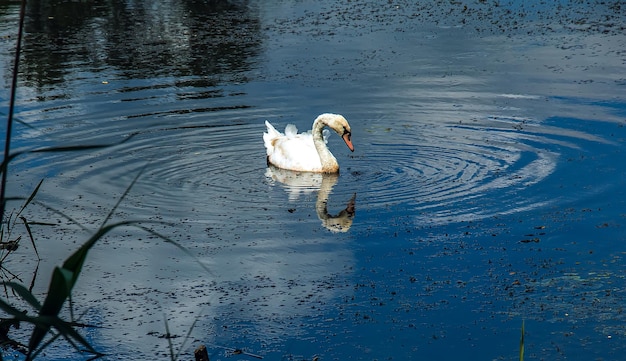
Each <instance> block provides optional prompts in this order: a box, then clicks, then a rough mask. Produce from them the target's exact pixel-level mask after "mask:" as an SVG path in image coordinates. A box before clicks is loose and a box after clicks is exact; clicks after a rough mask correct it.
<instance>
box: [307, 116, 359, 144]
mask: <svg viewBox="0 0 626 361" xmlns="http://www.w3.org/2000/svg"><path fill="white" fill-rule="evenodd" d="M316 121H319V122H321V123H323V124H325V125H326V126H328V127H329V128H330V129H332V130H334V131H335V132H336V133H337V134H339V136H340V137H341V138H342V139H343V141H344V142H346V145H347V146H348V149H350V151H352V152H354V146H352V140H351V137H352V133H351V131H350V124H348V121H347V120H346V118H344V117H343V116H342V115H339V114H330V113H326V114H322V115H320V116H319V117H317V119H316Z"/></svg>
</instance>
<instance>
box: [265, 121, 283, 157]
mask: <svg viewBox="0 0 626 361" xmlns="http://www.w3.org/2000/svg"><path fill="white" fill-rule="evenodd" d="M265 126H266V127H267V133H263V142H264V143H265V149H266V150H267V155H270V154H272V152H273V151H274V139H276V138H278V137H280V136H282V133H281V132H279V131H278V130H276V128H274V126H273V125H271V124H270V122H268V121H267V120H266V121H265Z"/></svg>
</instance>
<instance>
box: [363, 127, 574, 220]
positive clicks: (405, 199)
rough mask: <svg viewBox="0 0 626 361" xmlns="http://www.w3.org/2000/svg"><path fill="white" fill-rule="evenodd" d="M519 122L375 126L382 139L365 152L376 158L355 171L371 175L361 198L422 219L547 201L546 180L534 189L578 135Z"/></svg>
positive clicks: (464, 217)
mask: <svg viewBox="0 0 626 361" xmlns="http://www.w3.org/2000/svg"><path fill="white" fill-rule="evenodd" d="M515 122H516V121H515V120H513V119H500V120H499V121H498V122H497V124H496V123H494V122H492V121H491V122H484V123H482V124H478V123H477V124H473V125H471V126H465V125H455V124H443V125H433V124H428V125H425V126H420V127H402V128H399V129H398V130H394V129H388V130H386V131H385V132H376V133H375V134H374V135H375V137H376V138H377V139H379V140H382V141H381V142H377V143H373V144H372V145H371V147H370V148H369V149H368V150H367V151H366V152H367V155H366V156H365V157H364V158H363V159H358V162H365V163H367V164H375V165H376V166H372V167H371V168H369V169H368V170H367V171H366V172H365V173H364V174H359V173H358V172H353V174H352V175H353V176H355V177H356V178H357V179H359V178H362V179H363V180H364V182H366V183H367V184H366V187H365V189H364V192H363V193H364V194H363V196H362V197H361V205H362V206H363V203H366V204H367V205H368V206H369V207H373V208H378V207H394V208H396V209H398V208H402V207H404V208H406V210H407V213H410V214H414V215H415V217H416V218H417V219H418V221H419V222H420V223H441V222H449V221H463V220H471V219H476V218H484V217H489V216H494V215H498V214H507V213H514V212H521V211H525V210H529V209H533V208H535V207H539V206H541V205H545V204H546V203H548V202H550V201H551V200H550V199H548V198H547V197H545V193H544V192H545V189H547V188H546V187H542V188H541V189H542V190H541V191H540V190H537V191H533V186H534V185H537V184H539V183H541V182H542V181H544V180H545V179H546V178H547V177H550V175H552V174H553V173H554V171H555V169H556V167H557V162H558V161H559V159H562V158H563V157H566V156H567V154H568V152H571V151H572V150H575V149H576V146H575V145H574V144H573V143H571V142H568V141H567V140H568V139H569V140H572V139H575V138H573V136H572V135H571V134H569V135H567V136H566V135H563V134H557V135H554V134H549V132H548V130H547V127H546V128H544V127H535V128H533V129H529V130H517V129H515V128H514V125H515ZM550 132H552V133H554V132H555V130H554V129H551V130H550ZM578 140H579V141H580V139H578ZM359 168H360V167H359Z"/></svg>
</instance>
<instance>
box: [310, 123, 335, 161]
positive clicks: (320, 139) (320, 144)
mask: <svg viewBox="0 0 626 361" xmlns="http://www.w3.org/2000/svg"><path fill="white" fill-rule="evenodd" d="M324 126H326V125H325V124H324V123H322V122H321V121H319V120H315V122H314V123H313V129H312V133H313V144H314V145H315V149H317V154H318V155H319V156H320V161H321V163H322V170H323V171H324V173H336V172H338V171H339V163H337V159H336V158H335V156H333V154H332V153H331V152H330V150H328V147H327V146H326V143H325V142H324V135H323V134H322V131H323V130H324Z"/></svg>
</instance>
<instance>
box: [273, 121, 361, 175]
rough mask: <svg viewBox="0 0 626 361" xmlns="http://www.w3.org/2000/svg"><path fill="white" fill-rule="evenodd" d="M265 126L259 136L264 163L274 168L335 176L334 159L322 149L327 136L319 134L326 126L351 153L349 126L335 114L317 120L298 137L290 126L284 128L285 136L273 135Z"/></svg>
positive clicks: (276, 132)
mask: <svg viewBox="0 0 626 361" xmlns="http://www.w3.org/2000/svg"><path fill="white" fill-rule="evenodd" d="M265 126H267V133H263V141H264V142H265V148H266V149H267V163H268V164H272V165H274V166H276V167H278V168H283V169H288V170H294V171H300V172H315V173H337V172H339V163H337V159H336V158H335V157H334V156H333V154H332V153H331V152H330V151H329V150H328V147H326V138H327V134H323V131H324V127H326V126H328V127H329V128H331V129H332V130H334V131H335V132H337V134H339V135H340V136H341V138H343V141H344V142H346V145H347V146H348V148H349V149H350V150H351V151H353V152H354V147H353V146H352V141H351V140H350V136H351V133H350V124H348V121H347V120H346V118H344V117H343V116H341V115H339V114H330V113H326V114H322V115H320V116H318V117H317V119H315V121H314V122H313V127H312V129H311V131H309V132H306V133H301V134H298V129H297V128H296V126H295V125H293V124H289V125H287V127H286V128H285V134H283V133H281V132H279V131H277V130H276V128H274V127H273V126H272V125H271V124H270V123H269V122H268V121H265Z"/></svg>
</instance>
